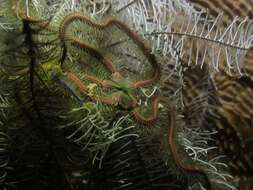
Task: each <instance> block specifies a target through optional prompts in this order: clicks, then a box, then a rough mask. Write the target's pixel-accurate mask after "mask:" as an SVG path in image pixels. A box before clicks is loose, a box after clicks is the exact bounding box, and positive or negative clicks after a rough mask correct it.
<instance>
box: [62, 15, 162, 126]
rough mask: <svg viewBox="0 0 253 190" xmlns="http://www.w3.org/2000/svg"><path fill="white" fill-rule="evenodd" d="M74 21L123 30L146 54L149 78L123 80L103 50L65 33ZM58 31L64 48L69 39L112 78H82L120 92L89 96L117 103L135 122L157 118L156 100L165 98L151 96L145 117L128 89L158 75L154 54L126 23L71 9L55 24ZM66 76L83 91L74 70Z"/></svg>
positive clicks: (145, 121)
mask: <svg viewBox="0 0 253 190" xmlns="http://www.w3.org/2000/svg"><path fill="white" fill-rule="evenodd" d="M75 21H81V22H83V23H85V24H87V25H89V26H92V27H94V28H98V29H104V28H106V27H109V26H110V25H113V26H116V27H117V28H119V29H120V31H122V32H123V33H125V34H126V35H127V36H128V37H129V38H130V39H132V40H133V43H134V44H135V45H137V47H138V48H139V49H140V50H141V52H142V53H143V55H144V56H145V57H146V58H147V60H148V62H149V63H150V64H151V66H152V68H153V72H152V75H151V78H149V79H146V80H140V81H135V82H132V81H128V82H126V81H125V80H124V78H123V76H122V74H121V73H120V71H118V70H117V68H116V67H115V66H114V65H113V62H112V61H111V60H110V59H109V58H107V57H105V56H104V55H103V53H101V52H100V51H99V50H98V49H96V48H95V47H92V46H91V45H90V44H86V43H84V42H82V41H81V40H79V39H76V38H74V37H71V35H70V34H68V33H67V29H68V27H69V25H70V24H71V23H72V22H75ZM59 35H60V39H61V41H62V43H63V44H64V47H65V48H66V45H65V42H66V41H69V42H70V44H71V45H73V46H75V47H78V48H80V49H81V50H84V51H86V52H88V53H89V54H91V55H92V56H93V57H95V58H96V59H97V60H98V61H99V62H100V63H102V64H103V65H104V66H105V68H106V69H107V70H108V71H109V72H110V73H111V79H112V80H101V79H99V78H98V77H96V76H92V75H88V74H85V75H84V78H85V79H86V80H88V81H92V82H93V83H96V84H98V85H99V86H101V87H103V88H113V89H117V90H119V91H120V92H122V93H121V94H118V95H113V96H110V97H102V96H93V97H91V98H92V99H93V100H95V101H99V102H101V103H104V104H109V105H112V104H115V103H118V104H119V105H121V107H123V108H124V109H125V110H131V113H132V115H133V116H134V118H135V119H136V120H137V121H138V122H139V123H143V124H151V123H153V122H154V121H155V120H156V119H157V117H158V115H159V108H158V107H159V106H158V105H159V102H160V101H164V100H165V98H164V97H154V98H153V101H152V114H151V115H150V116H148V117H145V116H143V115H142V114H141V113H140V112H139V111H138V108H139V107H140V106H139V105H138V103H137V102H138V98H137V97H135V96H134V95H133V94H132V93H131V91H134V90H136V89H139V88H143V87H147V86H150V85H152V84H155V83H156V82H158V81H159V79H160V73H161V69H160V65H159V64H158V62H157V61H156V58H155V56H154V55H153V54H152V53H151V49H150V48H149V47H148V46H146V44H145V43H144V42H143V40H142V39H141V38H140V37H139V36H138V35H137V34H136V33H134V32H132V31H131V29H129V27H128V26H126V25H125V24H124V23H122V22H121V21H119V20H116V19H114V18H108V19H106V20H105V21H103V22H94V21H92V20H91V19H89V18H88V17H85V16H83V15H81V14H79V13H73V14H70V15H68V16H66V17H65V18H64V20H63V21H62V22H61V24H60V27H59ZM62 60H64V59H62ZM66 76H67V78H68V79H69V80H70V81H72V83H74V84H75V85H76V86H78V88H79V90H80V91H83V92H84V93H86V94H87V87H86V86H85V85H84V84H83V82H82V81H81V80H80V79H79V78H78V77H77V76H76V75H75V74H74V73H71V72H67V74H66ZM122 81H124V82H122ZM122 84H123V85H122ZM85 89H86V90H85ZM123 96H124V97H128V99H127V100H126V102H124V101H123Z"/></svg>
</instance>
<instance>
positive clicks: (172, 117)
mask: <svg viewBox="0 0 253 190" xmlns="http://www.w3.org/2000/svg"><path fill="white" fill-rule="evenodd" d="M168 115H169V128H168V144H169V146H170V150H171V155H172V157H173V159H174V161H175V163H176V165H177V166H178V167H179V168H181V169H182V170H184V171H187V172H190V173H197V174H201V175H202V176H203V177H204V179H205V181H206V189H207V190H211V183H210V181H209V178H208V176H207V174H206V173H205V171H204V170H203V169H201V168H198V167H196V166H193V165H187V164H185V163H183V162H182V161H181V159H180V158H179V154H178V152H177V147H176V144H175V141H174V135H175V134H174V133H175V127H176V111H175V110H172V111H171V112H170V113H168Z"/></svg>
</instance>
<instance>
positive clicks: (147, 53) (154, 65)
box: [59, 13, 161, 88]
mask: <svg viewBox="0 0 253 190" xmlns="http://www.w3.org/2000/svg"><path fill="white" fill-rule="evenodd" d="M76 20H77V21H81V22H83V23H85V24H88V25H91V26H93V27H95V28H99V29H101V28H105V27H108V26H110V25H114V26H116V27H117V28H119V29H120V30H121V31H123V32H124V33H125V34H127V36H129V37H130V38H131V39H132V40H133V42H134V43H135V44H136V45H137V46H138V47H139V48H140V49H141V51H142V53H143V54H144V55H145V56H146V58H147V59H148V61H149V63H150V64H151V66H152V68H153V73H152V76H151V78H150V79H146V80H141V81H136V82H134V83H133V84H132V86H131V87H132V88H140V87H145V86H149V85H151V84H153V83H155V82H157V81H158V80H159V79H160V74H161V71H160V70H161V69H160V65H159V64H158V62H157V61H156V59H155V56H154V55H153V54H152V53H151V49H150V48H149V47H148V46H146V44H145V43H144V42H143V40H142V39H141V38H140V37H139V36H138V35H137V34H136V33H135V32H132V31H131V29H130V28H129V27H128V26H127V25H125V24H124V23H122V22H121V21H119V20H116V19H114V18H108V19H106V20H105V21H101V22H94V21H92V20H91V19H90V18H88V17H86V16H83V15H81V14H79V13H72V14H70V15H68V16H66V17H65V19H64V20H63V21H62V22H61V24H60V28H59V35H60V38H61V40H62V41H63V42H64V41H65V40H66V38H67V34H66V31H67V29H68V26H69V25H70V24H71V23H72V22H74V21H76ZM72 40H73V42H74V44H76V45H78V46H79V47H81V46H82V47H83V48H86V47H87V46H85V44H84V43H82V42H81V41H80V40H77V39H75V38H72ZM89 47H90V48H91V46H89ZM93 49H94V48H93Z"/></svg>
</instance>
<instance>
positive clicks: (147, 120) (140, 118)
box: [132, 96, 166, 125]
mask: <svg viewBox="0 0 253 190" xmlns="http://www.w3.org/2000/svg"><path fill="white" fill-rule="evenodd" d="M162 101H164V102H165V101H166V100H165V97H160V96H157V97H154V98H153V101H152V114H151V115H150V116H147V117H145V116H144V115H142V114H141V113H140V112H139V111H138V108H139V107H137V108H135V109H134V110H133V111H132V115H133V117H134V119H135V120H136V121H137V122H139V123H142V124H145V125H151V124H153V123H154V122H155V121H156V120H157V118H158V116H159V103H160V102H162Z"/></svg>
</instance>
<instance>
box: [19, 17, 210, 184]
mask: <svg viewBox="0 0 253 190" xmlns="http://www.w3.org/2000/svg"><path fill="white" fill-rule="evenodd" d="M20 15H21V14H20ZM23 19H25V20H27V21H29V22H32V23H36V24H38V26H40V27H42V28H45V29H46V30H48V31H53V32H55V31H56V30H55V29H52V28H50V26H49V25H48V23H45V22H44V23H42V24H41V22H38V20H37V19H33V18H30V17H29V18H28V17H27V16H23ZM75 20H79V21H81V22H85V23H87V24H89V25H91V26H93V27H96V28H101V29H103V28H105V27H107V26H109V25H115V26H117V27H118V28H119V29H120V30H121V31H122V32H124V33H126V34H127V35H128V36H129V37H130V38H131V39H133V42H134V43H135V44H136V45H137V46H138V47H139V48H140V49H141V50H142V52H143V54H144V55H145V56H146V57H147V59H148V61H149V63H150V64H151V66H152V68H153V74H152V76H151V78H150V79H147V80H141V81H136V82H129V83H128V84H127V86H125V87H124V86H122V85H121V84H120V80H122V78H123V77H122V75H121V74H120V72H119V71H118V70H117V69H116V67H115V66H114V65H113V63H112V61H111V60H110V59H108V58H106V57H105V56H104V55H103V54H102V53H101V52H100V51H99V50H97V49H96V48H94V47H92V46H90V45H88V44H85V43H83V42H82V41H80V40H78V39H76V38H73V37H70V36H67V35H66V30H67V28H68V26H69V24H70V23H71V22H73V21H75ZM59 35H60V39H61V40H62V42H63V43H65V41H66V40H69V41H70V42H71V45H74V46H77V47H79V48H80V49H83V50H86V51H87V52H89V53H90V54H91V55H94V56H95V57H96V58H97V59H98V61H100V62H101V63H102V64H103V65H104V66H105V67H106V69H107V70H108V71H109V72H111V75H112V77H111V78H112V79H114V81H110V80H101V79H99V78H98V77H96V76H92V75H88V74H85V76H84V78H85V79H87V80H88V81H92V82H94V83H96V84H98V85H99V86H101V87H103V88H114V89H115V88H116V89H118V90H119V91H120V92H121V94H118V95H113V96H107V97H103V96H98V95H94V96H90V98H91V99H92V100H93V101H97V102H101V103H103V104H107V105H114V104H116V103H118V104H121V106H122V107H123V108H124V109H125V110H131V113H132V115H133V116H134V118H135V120H136V121H137V122H139V123H142V124H146V125H148V124H151V123H154V122H155V121H156V120H157V118H158V116H159V102H161V101H164V102H166V99H165V97H160V96H154V97H153V100H152V114H151V115H150V116H148V117H145V116H143V115H142V114H141V113H140V112H139V111H138V109H139V108H140V106H139V105H138V104H137V100H138V98H137V97H134V96H133V94H130V93H129V89H130V90H133V89H139V88H142V87H147V86H150V85H152V84H154V83H156V82H158V81H159V79H160V73H161V69H160V66H159V64H158V63H157V61H156V59H155V56H154V55H152V54H151V50H150V49H149V48H148V47H147V46H146V45H145V43H144V42H143V41H142V40H141V39H140V38H139V37H138V36H137V34H135V33H134V32H132V31H131V30H130V29H129V27H128V26H126V25H125V24H124V23H122V22H120V21H118V20H116V19H113V18H109V19H107V20H106V21H104V22H100V23H97V22H93V21H91V20H90V19H89V18H87V17H85V16H82V15H80V14H78V13H73V14H70V15H68V16H66V17H65V19H64V20H63V21H62V23H61V26H60V29H59ZM65 74H66V77H67V79H68V80H69V81H71V82H72V83H73V84H74V85H75V86H77V87H78V89H79V91H81V92H83V93H85V94H88V88H87V86H86V85H85V84H84V83H83V81H82V80H81V79H79V77H78V76H76V75H75V74H74V73H72V72H69V71H67V72H65ZM123 95H127V97H128V98H129V99H128V102H127V103H125V102H123V101H122V99H123ZM169 116H170V118H169V121H170V126H169V130H168V144H169V146H170V149H171V154H172V157H173V159H174V160H175V163H176V165H177V166H178V167H180V168H181V169H183V170H185V171H188V172H191V173H200V174H202V175H203V176H204V178H205V179H206V181H207V189H210V188H211V187H210V186H211V185H210V182H209V179H208V177H207V175H206V174H205V173H204V171H203V170H202V169H200V168H197V167H194V166H188V165H185V163H182V161H181V160H180V159H179V155H178V153H177V147H176V144H175V142H174V129H175V125H176V116H175V111H172V113H171V114H170V113H169Z"/></svg>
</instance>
